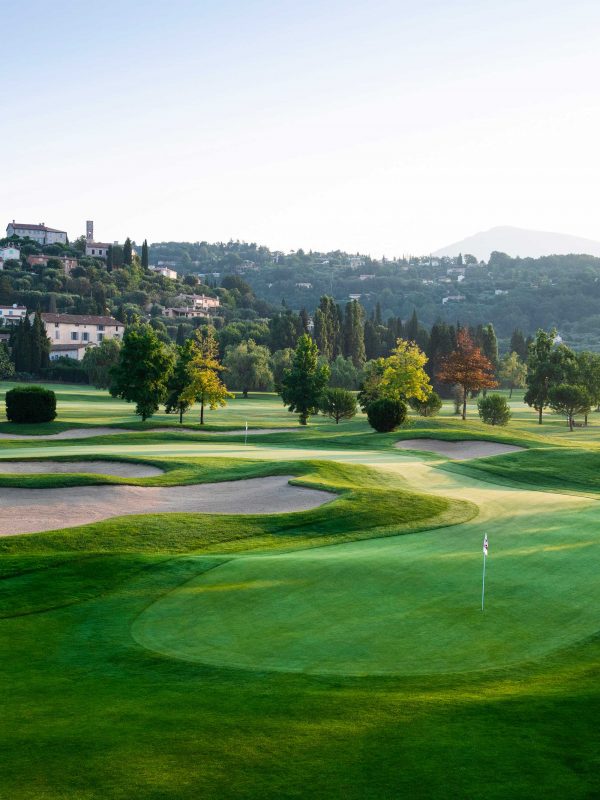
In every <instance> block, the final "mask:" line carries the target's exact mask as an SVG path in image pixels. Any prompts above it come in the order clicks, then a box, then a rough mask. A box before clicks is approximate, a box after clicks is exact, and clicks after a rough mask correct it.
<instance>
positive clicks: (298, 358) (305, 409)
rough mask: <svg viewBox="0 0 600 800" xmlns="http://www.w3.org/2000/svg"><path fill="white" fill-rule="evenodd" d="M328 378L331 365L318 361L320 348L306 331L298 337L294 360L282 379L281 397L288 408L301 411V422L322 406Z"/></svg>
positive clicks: (301, 423)
mask: <svg viewBox="0 0 600 800" xmlns="http://www.w3.org/2000/svg"><path fill="white" fill-rule="evenodd" d="M328 380H329V367H328V366H327V365H326V364H323V365H319V350H318V348H317V345H316V343H315V342H313V340H312V339H311V338H310V336H308V335H307V334H303V335H302V336H301V337H300V338H299V340H298V346H297V347H296V352H295V354H294V361H293V362H292V366H291V368H290V369H288V370H286V371H285V373H284V376H283V380H282V382H281V383H282V387H281V399H282V400H283V402H284V404H285V405H286V406H288V410H289V411H292V412H296V413H298V414H299V422H300V425H306V424H307V422H308V418H309V416H310V415H311V414H314V413H315V411H317V409H318V407H319V403H320V401H321V397H322V394H323V390H324V389H325V387H326V386H327V381H328Z"/></svg>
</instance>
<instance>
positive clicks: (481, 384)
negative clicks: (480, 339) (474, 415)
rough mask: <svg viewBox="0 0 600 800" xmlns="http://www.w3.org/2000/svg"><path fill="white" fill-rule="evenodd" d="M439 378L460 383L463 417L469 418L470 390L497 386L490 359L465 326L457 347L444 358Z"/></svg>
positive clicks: (460, 332)
mask: <svg viewBox="0 0 600 800" xmlns="http://www.w3.org/2000/svg"><path fill="white" fill-rule="evenodd" d="M437 377H438V379H439V380H440V381H442V382H443V383H449V384H458V385H459V386H460V387H461V391H462V418H463V419H466V418H467V397H468V394H469V392H477V391H480V390H481V389H492V388H494V387H495V386H497V385H498V384H497V382H496V380H495V379H494V369H493V366H492V364H491V363H490V360H489V359H488V358H486V356H484V355H483V353H482V352H481V350H480V349H479V348H478V347H476V346H475V344H474V343H473V340H472V339H471V337H470V335H469V333H468V331H466V330H465V329H464V328H462V329H461V330H459V331H458V332H457V334H456V349H455V350H454V351H453V352H452V353H450V355H449V356H446V358H444V359H443V360H442V365H441V367H440V369H439V371H438V375H437Z"/></svg>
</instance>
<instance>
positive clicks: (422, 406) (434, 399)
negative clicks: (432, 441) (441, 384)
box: [408, 392, 442, 417]
mask: <svg viewBox="0 0 600 800" xmlns="http://www.w3.org/2000/svg"><path fill="white" fill-rule="evenodd" d="M408 404H409V405H410V407H411V408H412V409H413V411H416V412H417V413H418V414H420V415H421V416H422V417H435V415H436V414H439V412H440V409H441V408H442V398H441V397H440V396H439V394H438V393H437V392H432V393H431V394H430V395H429V397H428V398H427V400H425V401H422V400H417V398H416V397H411V399H410V400H409V401H408Z"/></svg>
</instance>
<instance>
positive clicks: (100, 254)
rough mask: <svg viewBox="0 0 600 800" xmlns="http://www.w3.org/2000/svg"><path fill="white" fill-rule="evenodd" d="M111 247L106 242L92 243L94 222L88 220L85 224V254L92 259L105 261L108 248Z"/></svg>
mask: <svg viewBox="0 0 600 800" xmlns="http://www.w3.org/2000/svg"><path fill="white" fill-rule="evenodd" d="M110 246H111V245H110V244H109V243H108V242H96V241H94V221H93V220H91V219H88V220H87V222H86V223H85V254H86V256H91V257H92V258H103V259H105V260H106V256H107V254H108V248H109V247H110Z"/></svg>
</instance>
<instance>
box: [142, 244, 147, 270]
mask: <svg viewBox="0 0 600 800" xmlns="http://www.w3.org/2000/svg"><path fill="white" fill-rule="evenodd" d="M142 269H148V240H147V239H144V242H143V244H142Z"/></svg>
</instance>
